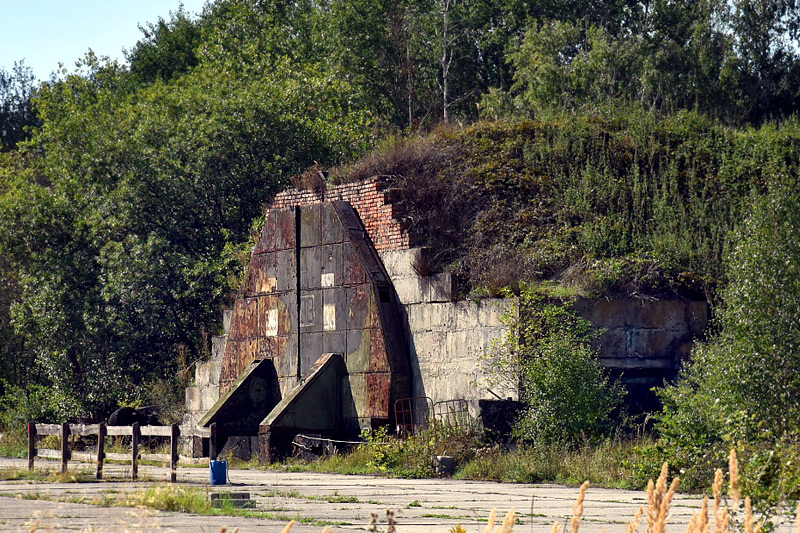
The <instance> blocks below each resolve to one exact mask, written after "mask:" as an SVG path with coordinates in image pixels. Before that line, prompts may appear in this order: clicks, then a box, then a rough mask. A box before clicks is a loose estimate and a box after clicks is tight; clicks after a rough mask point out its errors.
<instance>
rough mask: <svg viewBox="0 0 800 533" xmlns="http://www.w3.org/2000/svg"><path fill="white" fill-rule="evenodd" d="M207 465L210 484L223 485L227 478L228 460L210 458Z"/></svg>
mask: <svg viewBox="0 0 800 533" xmlns="http://www.w3.org/2000/svg"><path fill="white" fill-rule="evenodd" d="M209 466H210V467H211V484H212V485H224V484H225V483H226V480H227V479H228V461H217V460H212V461H211V462H210V463H209Z"/></svg>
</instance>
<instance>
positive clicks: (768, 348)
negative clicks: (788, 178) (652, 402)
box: [658, 186, 800, 498]
mask: <svg viewBox="0 0 800 533" xmlns="http://www.w3.org/2000/svg"><path fill="white" fill-rule="evenodd" d="M798 230H800V195H798V194H797V193H796V192H794V191H793V190H792V189H786V188H784V187H783V186H774V189H773V190H772V191H771V192H770V193H769V194H768V195H766V196H765V197H762V198H759V199H757V200H755V201H754V202H753V209H752V210H751V214H750V216H749V217H748V218H747V220H746V221H745V222H744V223H743V224H742V226H741V227H740V228H739V230H738V232H737V234H736V241H737V242H738V245H737V246H736V247H735V249H734V250H733V253H732V255H731V258H730V261H729V262H728V265H727V269H728V273H729V276H730V280H731V281H730V284H729V285H728V287H727V288H726V289H725V291H724V292H723V297H724V301H725V305H724V307H722V308H721V312H720V314H719V320H718V323H717V328H718V335H717V336H716V338H714V339H713V340H711V341H710V342H709V343H707V344H705V345H703V346H700V347H698V348H697V349H695V350H694V352H693V353H692V357H691V360H690V361H689V363H688V364H687V365H686V366H685V367H684V368H683V369H682V371H681V374H680V376H679V381H678V382H677V383H676V384H675V385H673V386H668V387H666V388H665V389H664V390H662V391H661V392H660V396H661V398H662V400H663V402H664V408H663V411H662V412H661V414H660V417H659V424H658V429H659V430H660V432H661V444H662V445H663V449H664V450H665V451H666V453H667V458H668V459H669V460H670V463H671V464H674V465H675V466H676V467H679V468H683V469H685V470H686V471H687V472H686V474H685V475H684V479H685V480H690V481H691V480H697V482H698V483H699V482H700V480H702V479H707V477H708V476H709V475H710V474H711V473H712V472H713V469H714V468H717V467H719V466H721V465H722V464H724V460H725V456H726V451H727V449H729V448H731V447H737V448H739V449H740V450H741V451H742V456H743V470H744V475H745V476H746V477H747V476H755V477H757V478H758V483H757V484H758V485H760V486H766V487H768V488H769V489H768V490H770V491H772V492H773V493H774V495H775V496H776V498H777V497H778V496H779V495H780V494H782V493H784V492H785V491H786V490H791V491H794V492H796V491H797V489H796V488H791V489H790V488H788V487H790V486H795V485H796V481H795V482H792V481H791V480H790V479H789V478H787V476H789V477H791V478H793V479H796V478H797V474H796V473H791V472H790V471H791V470H792V469H791V468H789V467H790V466H791V462H792V458H791V457H792V455H791V454H790V453H788V452H787V450H794V449H796V446H797V442H798V440H800V405H799V404H798V403H797V398H798V397H800V375H798V373H797V368H798V366H800V344H798V342H797V339H798V338H800V323H798V321H797V316H798V312H800V307H798V306H799V305H800V267H799V266H798V265H800V242H798V240H797V239H795V238H793V236H794V235H796V234H797V231H798ZM779 457H783V460H780V461H779V460H778V458H779ZM787 461H788V463H787ZM769 465H772V466H769ZM775 465H777V466H775ZM781 465H782V466H781Z"/></svg>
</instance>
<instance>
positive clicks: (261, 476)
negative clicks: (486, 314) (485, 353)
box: [0, 459, 796, 533]
mask: <svg viewBox="0 0 800 533" xmlns="http://www.w3.org/2000/svg"><path fill="white" fill-rule="evenodd" d="M26 464H27V463H26V462H25V461H23V460H21V459H0V469H4V468H23V467H24V466H25V465H26ZM40 464H48V465H49V466H48V468H50V469H52V470H55V469H56V468H57V464H56V463H54V462H53V463H47V462H45V461H37V465H40ZM37 468H38V467H37ZM75 468H86V469H87V471H91V468H92V465H77V464H73V463H71V464H70V469H75ZM106 473H107V476H110V475H115V476H124V475H125V474H126V467H125V466H122V465H108V466H107V467H106ZM140 474H141V475H143V476H149V477H150V478H153V479H159V480H166V479H168V477H169V474H168V470H167V469H166V468H159V467H149V466H145V467H141V470H140ZM229 475H230V479H231V481H233V483H234V485H232V486H225V487H215V488H214V491H217V492H219V491H223V490H229V491H232V492H249V493H250V495H251V498H252V499H253V500H254V501H255V502H256V509H257V510H262V511H267V512H270V513H271V514H273V516H278V517H283V520H281V519H263V518H239V517H207V516H202V517H196V516H192V515H187V514H181V513H161V512H152V511H147V510H142V509H130V510H129V509H126V508H103V507H98V506H94V505H85V504H75V503H60V502H51V501H44V500H42V499H25V498H43V497H47V498H53V499H55V498H63V499H71V500H76V499H79V498H81V497H83V498H87V499H91V498H93V497H98V498H99V497H102V496H108V495H110V494H112V493H113V494H119V493H126V492H134V491H142V490H144V489H145V488H146V487H148V486H152V483H149V484H148V483H142V482H137V483H131V482H124V481H107V482H97V483H80V484H77V483H76V484H45V483H20V482H0V529H1V530H4V531H5V530H19V529H22V528H24V529H25V530H27V529H28V528H29V527H30V524H32V523H33V520H34V519H35V518H36V517H37V516H39V517H42V520H43V521H42V525H44V526H45V527H49V526H50V525H54V526H56V528H55V530H56V531H66V530H70V531H74V530H83V531H88V530H91V531H118V530H122V529H127V530H132V529H135V530H138V531H152V530H163V529H167V530H170V531H180V532H183V531H219V529H220V527H222V526H223V525H224V526H226V527H228V528H229V530H232V529H233V528H234V527H238V528H239V531H240V532H242V533H244V532H247V531H256V530H257V531H281V530H282V529H283V527H284V526H285V524H286V522H288V519H289V518H303V519H306V520H315V521H316V522H314V523H313V524H298V525H297V526H295V529H294V530H293V531H297V532H298V533H305V532H307V531H315V532H319V531H320V530H321V529H322V525H321V524H322V523H325V522H329V523H334V524H335V525H333V526H332V529H333V530H334V531H336V532H340V531H341V532H343V531H352V530H363V529H365V528H366V526H367V524H368V522H369V520H370V513H373V512H375V513H378V514H379V516H380V517H381V520H382V522H383V525H382V526H381V524H379V526H378V527H379V529H381V530H385V527H386V524H385V516H386V509H392V510H394V511H395V513H396V515H395V516H396V518H397V520H398V526H397V527H398V530H399V531H400V533H427V532H434V531H435V532H442V533H446V532H447V531H448V530H450V528H452V527H454V526H456V525H458V524H461V525H462V526H463V527H464V528H465V529H466V530H467V531H483V530H484V528H485V526H486V523H485V520H486V519H487V518H488V516H489V513H490V512H491V510H492V508H496V509H497V511H498V514H500V515H501V516H502V515H504V514H505V513H506V512H507V511H508V509H510V508H511V507H513V508H514V509H515V511H516V512H517V513H518V516H519V522H518V525H517V526H516V528H515V531H517V532H519V533H522V532H525V533H527V532H529V531H530V532H548V531H550V528H551V526H552V524H553V522H554V521H556V520H558V521H560V522H561V523H562V524H564V523H565V521H568V519H569V518H570V517H571V516H572V506H573V504H574V502H575V497H576V496H577V493H578V491H577V488H575V487H563V486H559V485H529V484H505V483H491V482H479V481H456V480H451V479H416V480H404V479H386V478H380V477H371V476H345V475H336V474H318V473H290V472H280V471H274V470H268V471H261V470H235V469H234V470H231V471H230V474H229ZM178 481H179V482H180V483H181V484H183V485H185V486H192V487H200V488H203V489H204V490H205V489H206V488H207V487H208V470H207V469H205V468H179V471H178ZM112 491H116V492H112ZM2 496H5V497H7V498H2ZM645 499H646V495H645V493H644V492H637V491H625V490H615V489H599V488H590V489H589V491H588V492H587V494H586V500H585V511H584V516H583V521H582V522H581V527H580V531H581V533H600V532H601V531H603V530H607V531H609V532H613V531H624V530H625V526H626V524H627V522H628V521H629V520H630V519H631V517H633V515H634V513H635V512H636V509H638V507H639V506H641V505H644V504H645V503H646V501H645ZM699 507H700V497H699V496H696V495H685V494H678V495H677V496H676V498H675V499H674V500H673V505H672V508H671V515H670V519H669V523H668V526H667V532H668V533H679V532H683V531H685V529H686V524H687V523H688V521H689V519H690V518H691V515H692V514H693V513H694V512H695V511H696V510H698V509H699ZM792 513H793V510H792ZM136 524H141V525H140V526H136ZM26 525H27V526H26ZM123 526H124V527H123ZM639 530H640V531H643V530H644V527H643V526H640V528H639ZM795 530H796V526H795V522H794V519H790V520H787V521H786V522H785V523H783V524H781V525H780V526H779V527H778V529H777V531H779V532H781V533H789V532H791V531H795Z"/></svg>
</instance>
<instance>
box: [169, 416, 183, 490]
mask: <svg viewBox="0 0 800 533" xmlns="http://www.w3.org/2000/svg"><path fill="white" fill-rule="evenodd" d="M180 433H181V432H180V429H178V424H172V434H171V436H170V438H169V448H170V473H169V482H170V483H175V482H177V481H178V437H179V436H180Z"/></svg>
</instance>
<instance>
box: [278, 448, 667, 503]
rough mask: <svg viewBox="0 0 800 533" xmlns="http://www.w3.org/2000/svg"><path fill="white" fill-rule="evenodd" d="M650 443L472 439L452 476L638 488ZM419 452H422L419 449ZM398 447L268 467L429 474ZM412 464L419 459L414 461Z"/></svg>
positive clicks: (643, 478)
mask: <svg viewBox="0 0 800 533" xmlns="http://www.w3.org/2000/svg"><path fill="white" fill-rule="evenodd" d="M651 444H652V441H651V439H649V438H643V439H633V440H623V439H608V440H605V441H602V442H600V443H596V444H584V445H582V446H578V447H575V446H567V445H550V446H547V447H540V448H533V447H529V446H520V447H518V448H516V449H512V450H508V449H505V448H503V447H502V446H487V445H485V444H482V443H481V442H479V441H477V440H472V441H470V442H469V443H468V444H465V445H464V446H460V447H461V448H463V449H464V450H467V451H466V452H465V453H462V454H460V456H459V457H457V469H456V473H455V474H454V476H453V477H455V478H456V479H472V480H481V481H502V482H514V483H559V484H562V485H574V486H577V485H580V484H581V483H582V482H583V481H586V480H587V479H588V480H589V481H590V482H591V483H592V484H593V485H594V486H601V487H608V488H621V489H634V490H635V489H641V488H643V487H644V486H645V484H646V482H647V477H646V473H647V472H652V470H653V469H657V468H658V464H657V463H653V461H652V460H650V461H649V462H648V460H647V458H646V457H644V456H643V454H642V453H641V452H640V450H641V449H644V448H647V447H648V446H649V445H651ZM423 451H424V450H423ZM401 453H402V448H400V447H395V446H393V445H388V446H385V447H384V446H376V445H371V444H365V445H362V446H360V447H359V448H356V449H355V450H354V451H353V452H352V453H350V454H348V455H335V456H332V457H326V458H322V459H319V460H317V461H298V460H290V461H288V462H285V463H280V464H276V465H273V466H271V467H270V468H275V469H280V470H285V471H290V472H298V471H310V472H327V473H337V474H377V475H384V476H390V477H408V478H417V477H434V473H433V469H432V468H431V469H430V471H429V472H427V476H420V472H421V469H420V468H419V467H418V466H417V467H416V468H409V467H408V465H406V464H405V463H404V457H403V456H402V455H401ZM417 463H419V461H418V460H417Z"/></svg>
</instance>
